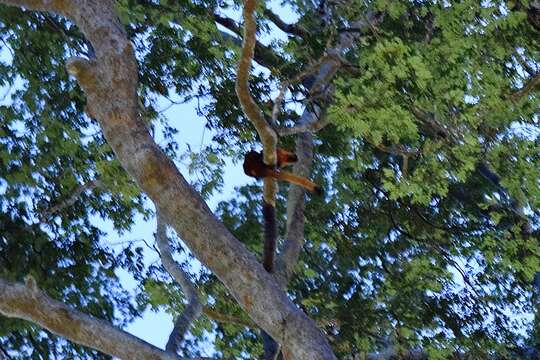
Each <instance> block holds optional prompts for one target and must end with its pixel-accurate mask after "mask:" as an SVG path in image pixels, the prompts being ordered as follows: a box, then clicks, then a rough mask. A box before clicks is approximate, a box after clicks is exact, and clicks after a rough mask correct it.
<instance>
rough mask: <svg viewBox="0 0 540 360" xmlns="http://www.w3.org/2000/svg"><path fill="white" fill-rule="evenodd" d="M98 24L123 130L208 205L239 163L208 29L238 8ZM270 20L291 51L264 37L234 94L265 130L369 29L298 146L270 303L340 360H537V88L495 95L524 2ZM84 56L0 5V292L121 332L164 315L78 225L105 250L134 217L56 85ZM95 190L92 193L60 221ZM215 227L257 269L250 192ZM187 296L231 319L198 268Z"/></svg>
mask: <svg viewBox="0 0 540 360" xmlns="http://www.w3.org/2000/svg"><path fill="white" fill-rule="evenodd" d="M158 3H159V4H158ZM117 5H118V12H119V17H120V19H121V21H122V22H123V23H124V24H125V26H126V29H127V31H128V34H129V36H130V37H131V39H132V41H133V43H134V44H135V48H136V52H137V58H138V60H139V72H140V73H139V76H140V89H139V96H140V98H141V112H142V113H143V114H144V116H145V118H146V119H147V120H148V123H149V126H150V127H151V128H152V129H153V130H154V131H155V132H156V136H162V138H163V139H165V141H164V142H163V147H164V148H165V149H166V151H167V152H168V153H169V154H170V155H171V156H172V157H173V158H175V159H176V160H186V161H188V162H189V163H190V170H191V171H197V172H200V174H202V176H203V177H204V178H200V179H199V181H197V183H196V184H195V185H196V187H197V189H198V190H199V191H201V192H202V194H203V195H204V196H205V197H206V198H210V197H211V196H212V195H213V194H215V193H216V191H219V190H220V189H221V187H222V185H223V171H224V168H225V164H226V162H225V160H224V159H225V158H232V159H233V160H234V161H238V160H239V159H240V158H241V155H242V154H243V153H244V152H246V151H247V150H248V149H249V148H251V147H256V146H258V141H257V139H256V137H255V135H254V134H255V132H254V130H253V128H252V127H251V125H250V124H249V122H248V121H247V120H246V119H245V118H243V116H242V115H241V114H242V113H241V110H240V108H239V105H238V103H237V100H236V95H235V93H234V76H235V75H234V74H235V66H236V55H237V50H238V47H237V45H238V44H236V43H235V42H234V41H232V40H231V39H230V38H229V37H227V36H224V35H223V31H222V30H223V27H221V25H220V27H218V26H217V25H216V22H215V21H216V15H219V16H221V17H225V16H226V15H230V14H233V13H235V12H236V13H237V11H238V10H239V5H240V4H239V3H237V2H236V3H233V2H231V3H223V2H214V1H207V2H200V1H188V0H182V1H161V2H154V1H144V0H139V1H134V0H119V1H117ZM265 5H266V6H268V7H269V6H270V4H265ZM282 5H286V6H287V7H288V8H289V9H290V11H292V12H293V13H294V15H295V16H296V17H297V18H298V22H297V25H298V26H301V27H302V28H303V29H305V30H307V33H308V34H310V36H305V37H299V36H292V35H290V36H288V37H286V36H281V37H280V38H279V39H274V41H272V43H271V45H272V46H269V47H267V49H269V50H270V51H271V52H273V53H272V56H270V55H268V53H262V54H260V55H259V58H258V59H257V62H258V66H257V67H256V70H255V72H254V73H255V74H254V76H253V78H252V83H251V86H252V92H253V95H254V97H255V98H256V100H257V101H258V102H259V104H261V107H262V108H263V109H265V111H266V112H267V113H268V114H269V115H270V113H271V111H272V107H271V102H270V100H271V99H272V98H271V96H272V95H275V90H276V88H277V85H278V82H279V81H282V80H285V79H291V78H293V77H294V76H295V75H297V74H298V72H299V71H300V70H303V69H307V68H309V67H310V66H311V64H313V63H314V60H315V59H319V58H320V57H322V56H323V54H324V51H325V48H326V47H327V46H328V45H330V46H332V45H334V44H336V43H337V41H338V39H339V36H340V34H341V33H343V32H344V31H346V30H347V28H348V27H350V26H353V25H354V23H355V21H356V20H357V19H364V18H365V17H366V14H369V13H373V12H378V13H384V14H385V15H384V17H382V21H381V22H380V23H374V24H372V26H371V31H370V32H369V33H367V34H363V36H362V37H361V38H360V40H359V41H357V43H356V44H355V46H354V47H353V48H351V49H349V51H347V52H346V53H345V54H343V59H342V62H343V64H344V65H343V66H342V68H341V70H340V72H339V73H338V75H337V79H336V80H335V81H334V85H335V95H334V97H333V99H332V102H331V106H330V107H329V109H328V111H327V113H326V116H327V117H328V119H329V120H330V121H331V125H329V126H327V127H326V128H324V129H323V130H321V131H320V132H318V133H317V134H316V141H315V144H316V147H315V153H316V157H315V162H314V178H315V179H316V181H318V182H319V183H321V184H323V186H324V188H325V190H326V193H327V196H326V197H324V198H316V197H309V198H308V201H307V208H306V211H305V215H306V242H305V244H304V247H303V252H302V254H301V259H300V261H299V263H298V265H297V267H296V272H295V276H294V278H293V280H292V282H291V284H290V286H289V294H290V296H291V298H292V299H294V301H295V302H296V303H297V304H298V305H299V306H300V307H301V308H302V309H303V310H304V311H305V312H306V313H307V314H308V315H309V316H310V317H312V318H313V319H315V320H316V321H317V323H318V324H319V326H320V327H321V328H323V329H324V330H325V331H326V332H327V334H328V335H329V339H330V341H331V344H332V346H333V348H334V350H335V352H336V354H337V355H338V356H339V357H340V358H343V359H348V358H352V355H354V354H360V355H361V354H366V353H368V352H374V351H381V350H384V349H386V348H387V347H388V346H389V344H392V345H393V346H396V348H397V349H398V351H403V352H404V351H407V350H411V349H417V350H418V349H420V350H423V351H425V352H426V353H427V354H428V355H429V358H433V359H444V358H449V357H451V356H452V355H453V354H464V355H467V356H469V357H470V358H486V357H493V356H499V357H503V358H504V357H506V358H508V357H515V356H516V354H517V352H518V348H522V347H523V345H524V344H529V345H531V346H533V347H534V346H538V344H539V340H538V339H539V335H538V333H539V330H538V327H537V326H536V327H535V324H537V321H538V315H537V313H536V309H535V307H536V306H537V304H538V299H537V295H538V294H537V291H538V289H535V288H534V287H533V283H534V282H533V280H534V279H535V276H536V275H537V274H538V272H539V271H540V248H539V246H538V226H539V220H540V219H539V216H540V214H539V213H538V210H537V209H538V208H539V207H540V188H539V178H540V173H539V171H540V170H539V169H540V145H539V144H540V143H539V134H540V128H539V126H538V109H539V108H540V107H539V105H540V97H539V93H538V91H537V88H536V89H534V88H533V89H531V91H529V92H528V93H526V94H521V95H520V96H515V94H518V93H519V89H522V88H523V87H524V86H526V84H527V82H528V81H529V80H530V79H531V78H532V77H533V76H538V73H539V60H538V59H539V58H540V57H539V50H540V48H539V42H538V40H537V39H538V27H537V26H538V25H537V24H535V23H534V22H533V21H534V19H532V15H531V14H530V12H529V13H528V12H527V11H528V10H527V9H528V7H527V6H528V4H527V2H503V1H501V2H499V1H492V2H478V1H472V0H467V1H461V2H437V1H435V2H427V1H388V0H374V1H359V0H351V1H347V2H345V1H336V2H333V3H332V5H331V16H330V17H329V18H327V19H326V20H328V21H327V22H324V21H323V20H324V19H323V18H322V17H321V15H320V11H321V6H318V5H316V4H315V5H314V4H313V2H310V1H305V2H304V1H300V0H289V1H283V3H282ZM329 6H330V5H329ZM531 19H532V20H531ZM259 22H260V25H261V26H260V27H261V29H262V30H261V33H260V34H259V35H261V36H263V35H264V36H265V37H270V38H272V37H275V35H276V33H277V30H275V28H274V27H273V26H271V21H270V20H268V19H266V18H265V16H264V15H263V11H262V6H261V11H260V13H259ZM229 30H230V31H229V34H230V33H231V31H232V33H234V29H233V30H231V29H229ZM233 36H234V35H233ZM264 43H267V42H264ZM91 52H92V49H91V47H90V46H89V44H87V43H86V41H85V40H84V38H83V36H82V35H81V34H80V33H79V32H78V31H77V29H76V27H74V26H73V24H71V23H69V22H68V21H66V20H65V19H62V18H60V17H57V16H54V15H51V14H38V13H32V12H27V11H22V10H19V9H16V8H12V7H6V6H0V54H1V55H0V90H1V91H4V90H6V89H8V88H9V89H12V90H11V91H10V92H9V94H8V96H7V98H8V100H7V101H4V102H0V104H3V105H0V194H1V195H0V211H1V213H0V228H1V234H2V235H1V240H2V241H1V243H0V258H1V259H2V262H1V264H0V274H1V276H2V277H5V278H8V279H13V280H21V279H22V278H23V277H24V276H25V275H26V274H28V273H30V274H32V275H33V276H34V277H35V278H36V280H37V282H38V284H39V286H40V287H42V288H43V289H45V290H46V291H47V292H48V293H49V294H50V295H51V296H53V297H55V298H57V299H61V300H62V301H64V302H66V303H68V304H70V305H72V306H75V307H77V308H79V309H81V310H83V311H85V312H87V313H90V314H92V315H94V316H97V317H100V318H103V319H105V320H109V321H113V322H114V323H115V324H118V325H120V326H122V325H125V324H126V323H127V322H129V321H130V320H132V319H133V317H135V316H139V315H140V314H141V313H142V311H143V310H144V309H145V308H146V307H147V306H150V307H151V308H153V309H166V311H169V312H171V313H173V314H176V313H178V312H180V311H181V310H182V308H183V301H182V298H181V297H180V296H179V289H178V288H177V287H176V286H175V285H171V283H170V279H169V278H168V277H167V275H166V274H165V272H164V270H163V269H162V268H161V267H159V266H156V265H151V266H147V264H146V263H145V261H144V259H143V257H144V256H143V252H142V251H141V249H140V248H135V247H134V246H133V245H130V246H128V247H126V248H125V249H122V251H115V250H114V249H112V248H111V247H109V246H107V243H106V239H107V235H108V234H106V233H105V232H104V231H103V230H102V229H100V226H99V225H97V224H99V221H97V219H99V218H102V219H105V220H107V221H110V222H112V223H113V225H114V229H115V230H116V231H120V232H122V231H126V230H128V229H130V228H131V226H132V225H133V219H134V216H135V214H137V213H141V214H143V216H144V217H145V218H146V219H149V217H150V216H151V212H150V210H149V209H148V205H147V204H146V203H145V199H144V196H143V195H141V194H140V193H139V192H138V190H137V188H136V187H135V186H134V184H133V183H132V182H131V181H130V179H129V178H128V176H127V175H126V174H125V172H124V171H123V170H122V169H121V168H120V166H119V164H118V163H117V162H116V161H115V160H114V156H113V154H112V152H111V150H110V148H109V147H108V145H107V144H106V143H105V141H104V139H103V137H102V136H101V134H100V132H99V131H98V130H99V129H98V127H97V125H96V122H95V121H94V120H93V119H89V118H88V117H86V116H85V115H83V109H84V96H83V94H82V92H81V89H80V88H79V87H78V86H77V84H76V83H75V81H74V80H73V79H70V78H68V76H67V73H66V71H65V68H64V63H65V60H66V59H67V58H68V57H69V56H72V55H76V54H78V55H84V54H88V53H91ZM305 96H306V93H305V89H304V88H303V87H302V86H301V85H298V84H295V85H294V86H291V94H290V95H289V96H288V97H287V99H286V100H287V103H288V104H289V105H288V106H287V108H286V110H287V111H282V112H281V113H280V114H279V118H278V120H279V122H280V123H281V124H290V123H291V122H292V121H294V120H296V119H297V118H298V115H299V114H297V113H295V109H298V106H297V105H300V104H301V103H302V100H303V99H304V98H305ZM164 99H170V100H171V101H174V102H191V103H196V104H197V106H198V111H199V113H200V115H201V118H202V117H204V120H205V121H206V124H207V125H206V126H207V128H208V129H209V131H210V132H211V133H212V136H213V137H212V143H211V145H210V146H208V148H203V149H201V151H198V152H196V151H192V150H191V149H189V151H188V152H187V153H186V154H179V153H178V149H179V148H178V146H177V144H176V143H175V139H178V138H180V139H181V137H182V125H179V126H178V124H177V123H174V122H173V121H167V119H164V118H163V117H162V116H161V114H160V110H159V109H160V106H159V104H160V103H162V102H163V101H166V100H164ZM172 99H177V100H172ZM201 104H202V106H201ZM268 104H270V105H268ZM295 106H296V107H295ZM308 106H309V105H308ZM200 120H201V119H192V121H200ZM175 126H178V127H179V129H178V130H179V135H178V136H176V129H175V128H174V127H175ZM157 133H159V134H157ZM292 141H293V139H291V138H283V139H282V143H281V145H282V146H284V147H288V148H291V147H292ZM96 179H99V181H100V182H101V183H102V185H101V186H97V187H94V188H91V189H90V188H88V189H86V190H84V191H82V193H81V194H80V196H79V197H78V198H77V199H75V201H73V202H71V201H70V199H71V196H72V194H73V193H74V192H75V191H76V189H78V188H79V187H81V186H83V185H84V184H87V183H89V182H90V181H92V180H96ZM286 190H287V188H286V186H282V187H281V192H280V196H279V201H278V214H279V219H278V221H279V228H280V233H281V234H283V233H284V228H285V224H286V219H285V215H286V196H287V194H286ZM62 204H67V206H59V205H62ZM55 206H57V207H58V206H59V209H60V210H58V211H57V212H54V213H51V212H50V211H51V209H53V208H55ZM217 214H218V216H220V217H221V219H222V220H223V221H224V223H225V224H226V226H227V227H228V228H229V229H230V230H231V231H232V232H233V233H234V234H235V235H236V236H237V237H238V238H239V239H241V241H242V242H244V244H246V246H248V247H249V248H250V249H251V250H252V251H254V252H255V253H257V254H260V253H261V252H262V244H261V243H262V236H261V223H260V222H261V186H260V184H257V185H247V186H243V187H241V188H239V189H237V193H236V194H235V195H234V196H233V197H231V199H230V200H227V201H224V202H222V203H221V204H220V205H219V206H218V209H217ZM148 240H149V239H148ZM177 248H178V249H181V244H178V246H177ZM184 265H185V266H186V269H187V268H188V266H187V265H186V264H184ZM121 269H122V270H124V271H127V272H128V273H130V274H131V275H133V277H134V278H135V279H136V281H137V283H138V286H139V288H138V293H137V294H132V293H129V292H128V291H126V289H124V287H123V286H122V284H121V283H120V282H119V280H118V276H117V274H118V273H119V271H120V270H121ZM192 270H193V269H192ZM196 278H197V283H198V285H199V287H200V289H201V290H202V291H203V293H204V294H205V296H206V297H207V298H208V301H209V304H210V305H211V306H212V308H214V309H216V310H217V311H220V312H223V313H226V314H229V315H234V316H239V317H242V316H245V315H244V314H242V312H241V310H240V309H239V308H238V306H237V305H236V304H235V303H234V302H233V301H232V300H231V298H230V296H229V295H228V294H227V292H226V290H225V289H224V288H223V286H222V285H221V284H220V283H219V282H218V281H217V280H216V278H215V277H214V276H213V275H211V274H209V273H208V272H207V271H206V270H205V269H204V268H203V269H201V270H200V272H199V273H198V274H197V276H196ZM532 314H535V316H536V317H535V319H534V320H533V319H532ZM191 333H192V335H193V336H192V337H191V338H190V339H189V341H186V342H185V344H184V350H185V353H186V354H188V355H189V354H198V353H200V351H201V346H202V345H201V344H203V343H204V342H206V341H207V340H208V334H210V333H212V334H214V335H215V336H216V340H215V342H214V344H213V345H214V346H215V348H216V350H217V351H218V352H219V353H220V354H221V355H223V357H225V358H260V357H261V353H262V347H261V344H260V342H261V341H260V337H259V334H258V330H257V329H251V328H248V327H244V326H239V325H236V324H228V323H219V322H215V321H210V320H209V319H206V318H204V317H203V318H202V319H200V320H199V321H197V323H196V324H195V326H194V327H193V329H192V331H191ZM0 346H1V348H2V349H9V350H10V351H16V352H18V356H17V357H16V358H21V359H22V358H25V359H26V358H36V359H41V358H57V357H58V358H70V357H77V358H105V356H104V355H99V354H97V353H96V352H94V351H91V350H89V349H85V348H82V347H79V346H76V345H73V344H70V343H66V342H65V341H64V340H62V339H59V338H57V337H55V336H53V335H51V334H50V333H47V332H46V331H43V330H41V329H39V328H37V327H35V326H34V325H31V324H28V323H25V322H22V321H16V320H12V319H5V318H0ZM539 350H540V349H539Z"/></svg>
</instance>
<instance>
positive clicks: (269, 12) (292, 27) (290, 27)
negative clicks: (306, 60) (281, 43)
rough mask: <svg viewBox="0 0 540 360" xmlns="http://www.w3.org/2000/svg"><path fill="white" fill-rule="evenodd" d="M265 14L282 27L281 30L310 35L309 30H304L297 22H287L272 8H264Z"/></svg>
mask: <svg viewBox="0 0 540 360" xmlns="http://www.w3.org/2000/svg"><path fill="white" fill-rule="evenodd" d="M264 15H265V16H266V17H267V18H268V19H269V20H270V21H272V22H273V23H274V24H275V25H276V26H277V27H278V29H280V30H281V31H283V32H285V33H288V34H293V35H297V36H299V37H302V38H303V37H306V36H307V35H309V34H308V32H307V31H306V30H304V29H303V28H302V27H300V26H298V25H296V24H287V23H286V22H284V21H283V20H281V18H280V17H279V16H278V15H277V14H276V13H274V12H273V11H272V10H270V9H264Z"/></svg>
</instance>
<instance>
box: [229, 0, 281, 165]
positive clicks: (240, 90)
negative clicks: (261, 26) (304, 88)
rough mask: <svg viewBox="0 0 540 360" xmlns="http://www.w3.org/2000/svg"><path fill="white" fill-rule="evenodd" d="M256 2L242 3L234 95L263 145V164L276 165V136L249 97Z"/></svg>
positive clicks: (254, 41)
mask: <svg viewBox="0 0 540 360" xmlns="http://www.w3.org/2000/svg"><path fill="white" fill-rule="evenodd" d="M256 6H257V1H256V0H246V1H245V2H244V10H243V16H244V34H243V40H242V51H241V53H240V59H239V61H238V69H237V72H236V86H235V88H236V95H237V97H238V100H239V101H240V105H241V106H242V110H243V111H244V114H245V115H246V117H247V118H248V119H249V120H250V121H251V123H252V124H253V126H255V129H256V130H257V133H258V134H259V137H260V138H261V142H262V145H263V155H264V162H265V163H266V164H267V165H272V166H273V165H275V164H276V144H277V134H276V132H275V131H274V129H272V127H271V126H270V125H269V124H268V122H267V121H266V119H265V117H264V114H263V112H262V111H261V109H260V108H259V106H258V105H257V104H256V103H255V100H254V99H253V98H252V97H251V92H250V91H249V72H250V71H249V70H250V69H251V62H252V60H253V54H254V49H255V43H256V33H257V23H256V21H255V15H254V12H255V7H256Z"/></svg>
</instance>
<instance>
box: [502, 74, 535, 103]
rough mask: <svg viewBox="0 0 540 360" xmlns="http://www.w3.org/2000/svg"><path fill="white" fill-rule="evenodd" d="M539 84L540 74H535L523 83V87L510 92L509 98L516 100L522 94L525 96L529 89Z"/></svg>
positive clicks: (521, 96)
mask: <svg viewBox="0 0 540 360" xmlns="http://www.w3.org/2000/svg"><path fill="white" fill-rule="evenodd" d="M539 86H540V74H536V75H535V76H533V78H532V79H530V80H529V81H528V82H526V83H525V85H523V87H522V88H521V89H519V90H517V91H516V92H514V93H512V94H511V95H510V96H509V98H510V99H511V100H513V101H518V100H520V99H521V98H523V97H524V96H526V95H527V94H528V93H529V92H531V90H533V89H534V88H537V87H539Z"/></svg>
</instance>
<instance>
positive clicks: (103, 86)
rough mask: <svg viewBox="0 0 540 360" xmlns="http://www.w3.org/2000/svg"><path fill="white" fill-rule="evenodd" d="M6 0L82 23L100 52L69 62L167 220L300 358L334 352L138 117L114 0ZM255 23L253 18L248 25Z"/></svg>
mask: <svg viewBox="0 0 540 360" xmlns="http://www.w3.org/2000/svg"><path fill="white" fill-rule="evenodd" d="M0 2H2V3H5V4H12V5H19V6H28V5H31V6H32V8H34V9H39V10H43V11H51V10H54V11H56V12H58V13H60V14H63V15H65V16H67V17H69V18H70V19H71V20H72V21H73V22H74V23H75V24H77V25H78V26H79V28H80V30H81V31H82V33H83V34H84V35H85V36H86V37H87V38H88V39H89V40H90V42H91V43H92V46H93V47H94V49H95V55H96V59H95V60H94V59H92V60H91V61H87V60H84V59H80V58H75V59H71V60H69V61H68V63H67V64H66V65H67V68H68V71H69V72H70V73H71V74H72V75H74V76H75V77H76V78H77V79H78V81H79V83H80V85H81V87H82V88H83V90H84V91H85V93H86V95H87V108H86V111H87V113H88V114H89V115H90V116H91V117H93V118H95V119H98V121H99V123H100V126H101V128H102V130H103V133H104V136H105V138H106V139H107V142H108V143H109V145H110V146H111V148H112V149H113V151H114V152H115V154H116V156H117V158H118V159H119V161H120V163H121V164H122V166H123V167H124V168H125V169H126V171H127V172H128V174H129V175H130V176H131V177H132V178H133V179H134V180H135V181H136V182H137V184H138V185H139V187H140V188H141V189H142V191H144V192H145V193H146V194H147V195H148V197H149V198H150V199H151V200H152V201H153V202H154V204H155V206H156V208H157V210H158V211H159V212H160V214H161V215H162V216H163V218H164V219H165V222H166V223H168V224H169V225H171V226H172V227H173V228H174V229H175V230H176V232H177V233H178V235H179V236H180V238H181V239H182V240H183V241H184V242H185V243H186V245H187V246H188V247H189V248H190V250H191V251H192V252H193V254H194V255H195V256H196V257H197V258H198V259H199V260H200V261H201V262H202V263H203V264H205V265H206V266H207V267H208V268H209V269H210V270H211V271H212V272H213V273H214V274H215V275H216V276H217V277H218V278H219V279H220V280H221V281H222V282H223V284H224V285H225V287H226V288H227V289H228V290H229V291H230V293H231V295H232V296H233V297H234V298H235V299H236V301H238V303H239V304H240V306H241V307H242V308H243V309H244V310H245V311H246V312H247V313H248V315H249V316H250V317H251V318H252V319H253V321H254V322H255V323H256V324H257V325H258V326H260V327H261V328H263V329H264V330H265V331H267V332H268V333H269V334H270V335H271V336H272V337H273V338H274V339H276V340H277V341H278V342H280V343H282V344H284V346H286V347H287V349H288V350H289V351H290V352H291V353H292V355H293V356H294V358H297V359H315V360H319V359H335V356H334V355H333V353H332V350H331V348H330V346H329V344H328V341H327V340H326V338H325V337H324V335H323V334H322V332H321V331H320V330H318V329H317V328H316V326H315V324H314V322H313V321H311V320H310V319H309V318H308V317H307V316H306V315H305V314H304V313H303V312H302V311H301V310H299V309H298V308H297V307H296V306H295V305H294V304H293V303H292V302H291V300H290V299H289V298H288V297H287V295H286V294H285V292H283V291H282V290H281V289H280V288H279V286H278V284H277V283H276V281H275V280H274V278H273V277H272V276H271V275H270V274H268V273H267V272H266V271H265V270H264V268H263V267H262V266H261V264H260V263H259V262H258V261H257V259H256V258H255V256H254V255H253V254H252V253H251V252H249V251H248V250H247V249H246V248H245V246H244V245H243V244H242V243H241V242H240V241H238V240H237V239H236V238H235V237H234V236H233V235H232V234H231V233H230V232H229V231H228V230H227V228H226V227H225V226H224V225H223V223H221V222H220V221H218V219H217V218H216V217H215V215H214V214H213V213H212V212H211V210H210V209H209V208H208V206H207V205H206V203H205V202H204V200H203V199H202V198H201V196H200V195H199V194H198V193H197V192H196V191H195V189H193V187H192V186H191V185H189V183H188V182H187V181H186V180H185V178H184V177H183V176H182V175H181V174H180V172H179V171H178V169H177V168H176V166H175V165H174V163H173V162H172V160H171V159H169V158H168V157H167V156H166V154H165V153H164V152H163V151H162V150H161V149H160V147H159V146H158V145H157V144H156V143H155V142H154V139H153V138H152V136H151V135H150V133H149V131H148V129H147V128H146V126H145V125H144V122H143V121H142V120H141V119H140V117H139V111H138V103H137V84H138V79H137V74H138V72H137V63H136V60H135V54H134V49H133V45H132V44H131V42H130V41H129V40H128V38H127V36H126V34H125V32H124V29H123V27H122V25H121V23H120V22H119V20H118V17H117V14H116V13H115V12H114V10H113V9H114V7H115V6H114V1H113V0H101V1H94V0H71V1H64V0H57V1H54V0H27V1H14V0H0ZM252 10H253V9H252ZM253 26H254V21H253V22H252V23H251V26H250V27H251V28H253ZM244 40H245V39H244ZM251 45H253V42H252V41H251ZM251 49H253V46H251ZM248 50H249V47H248ZM248 52H249V51H248ZM251 53H252V52H251ZM248 57H249V56H248ZM249 58H250V57H249ZM244 60H245V58H244ZM247 70H249V64H247ZM245 75H246V76H245V77H244V79H243V80H244V81H243V85H247V72H246V73H245ZM256 110H258V108H257V109H256ZM259 111H260V110H259ZM216 254H219V256H217V255H216ZM12 306H15V305H13V304H12ZM19 315H20V317H22V316H23V315H24V314H22V313H20V314H19ZM97 338H98V339H99V338H101V337H100V336H99V337H97ZM128 358H129V357H128Z"/></svg>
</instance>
